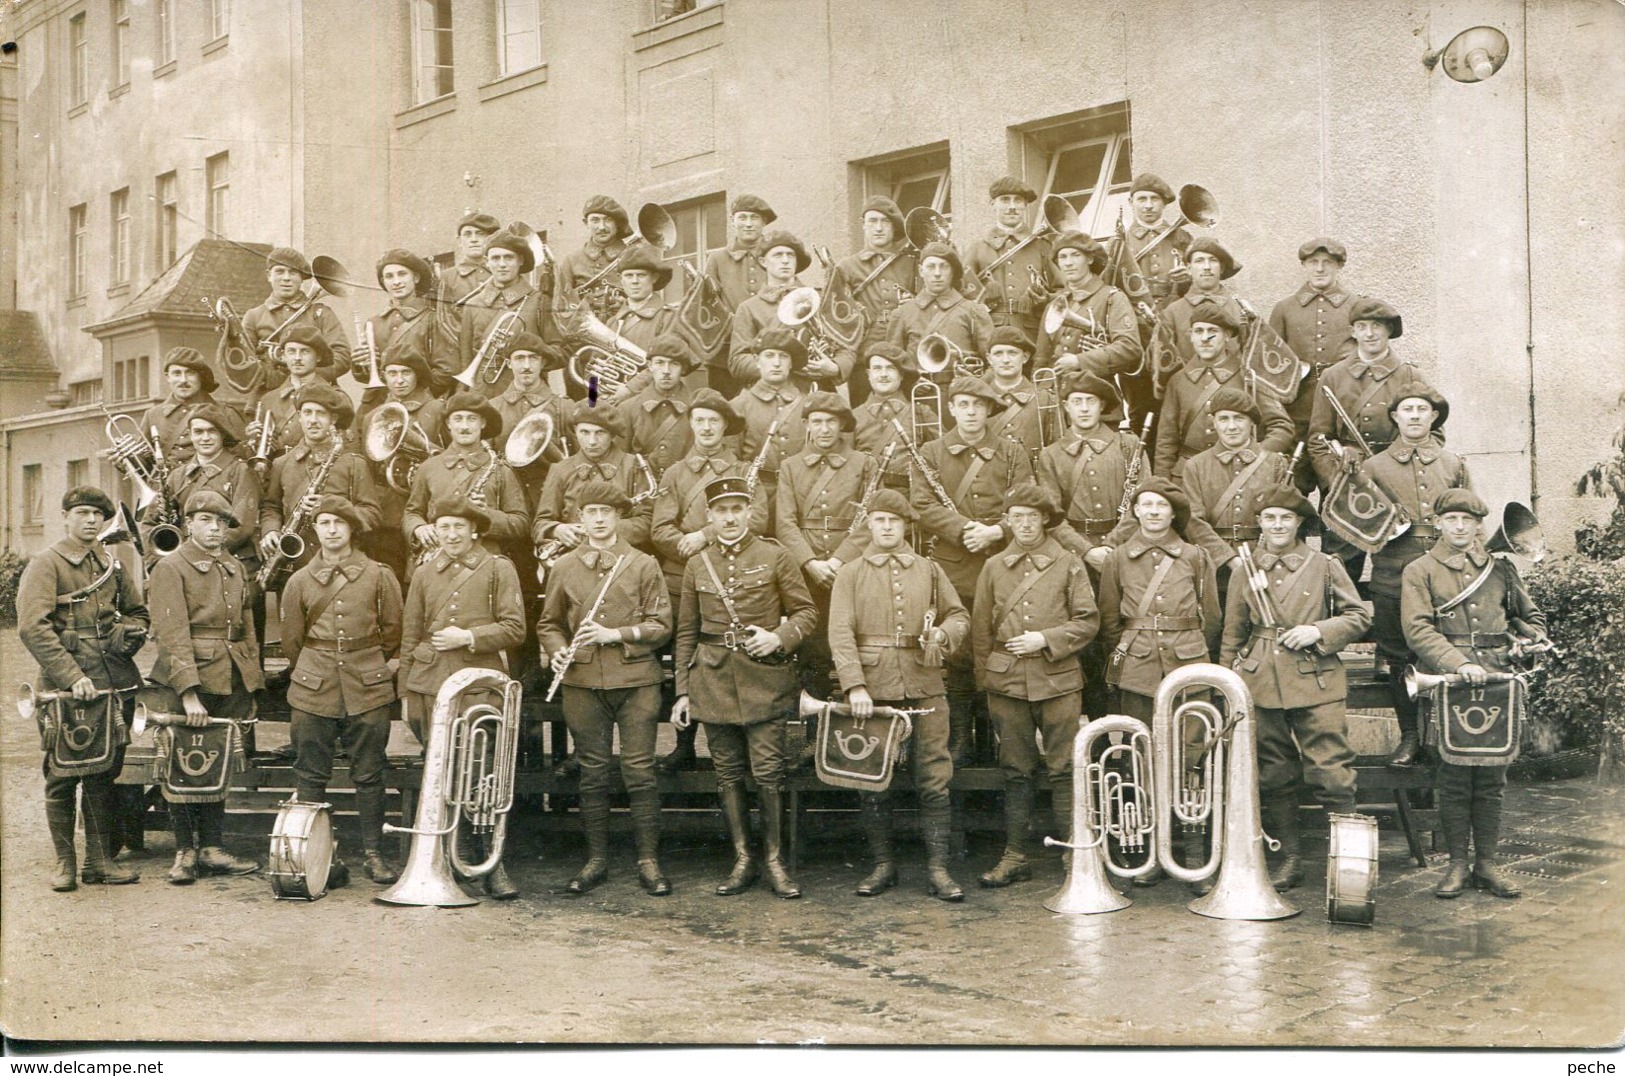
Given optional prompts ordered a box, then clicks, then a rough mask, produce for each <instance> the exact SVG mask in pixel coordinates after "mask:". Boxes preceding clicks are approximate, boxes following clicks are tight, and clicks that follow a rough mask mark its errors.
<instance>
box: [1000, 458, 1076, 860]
mask: <svg viewBox="0 0 1625 1076" xmlns="http://www.w3.org/2000/svg"><path fill="white" fill-rule="evenodd" d="M1004 516H1005V524H1006V525H1007V526H1008V527H1009V528H1010V532H1011V539H1010V544H1009V546H1007V547H1006V548H1005V550H1004V552H1002V553H1001V554H999V555H998V556H995V557H991V558H989V559H988V562H987V564H986V565H984V566H983V568H982V574H981V577H980V578H979V579H977V581H976V600H975V602H974V603H973V604H972V609H973V612H972V613H971V623H970V630H971V647H972V652H973V653H974V655H975V659H976V668H977V669H978V670H980V671H981V682H982V687H984V688H985V689H986V691H987V708H988V712H989V713H990V714H991V715H992V717H993V723H994V726H995V727H996V728H997V729H998V739H999V768H1000V770H1001V771H1002V772H1003V776H1004V853H1003V855H1001V856H1000V857H999V862H998V863H997V865H995V866H994V867H993V869H992V870H990V871H988V872H986V873H985V874H983V875H982V876H981V878H980V879H979V880H980V882H981V884H982V885H983V886H985V887H987V888H989V889H997V888H999V887H1001V886H1007V885H1010V884H1011V883H1012V882H1022V881H1026V880H1028V879H1030V878H1031V877H1032V868H1031V867H1030V866H1028V864H1027V852H1028V845H1029V836H1028V830H1029V828H1030V824H1031V820H1032V809H1033V773H1034V771H1035V770H1036V769H1037V767H1038V750H1037V748H1036V747H1035V746H1034V742H1033V737H1034V734H1035V733H1036V734H1038V735H1040V736H1042V738H1043V744H1044V747H1043V751H1044V765H1045V770H1046V772H1048V774H1049V778H1050V787H1051V789H1052V791H1053V797H1054V799H1053V803H1054V815H1055V819H1056V823H1057V825H1058V826H1062V827H1064V826H1066V825H1067V824H1068V823H1067V820H1069V819H1070V818H1071V817H1072V741H1073V740H1074V739H1075V738H1076V737H1077V735H1078V714H1079V711H1080V710H1081V709H1082V707H1083V669H1082V666H1081V665H1080V664H1079V662H1078V655H1079V653H1080V652H1081V651H1082V650H1083V648H1084V646H1085V645H1086V644H1087V643H1089V642H1090V641H1091V640H1093V639H1094V637H1095V635H1096V633H1097V632H1098V631H1099V630H1100V614H1099V612H1098V611H1097V610H1096V609H1095V594H1094V590H1093V589H1092V588H1091V587H1090V585H1089V573H1088V572H1087V571H1086V570H1085V569H1084V566H1083V561H1081V560H1079V559H1078V557H1076V556H1075V555H1073V554H1071V553H1069V552H1067V551H1066V550H1065V549H1063V548H1062V547H1061V544H1060V543H1059V542H1057V541H1056V540H1055V538H1054V536H1052V535H1051V534H1049V533H1048V529H1049V528H1050V527H1053V526H1054V525H1055V524H1057V523H1058V522H1060V520H1061V518H1062V516H1061V511H1060V509H1059V508H1058V507H1057V506H1056V504H1055V501H1054V499H1053V498H1052V497H1051V496H1050V495H1049V493H1047V492H1046V491H1045V490H1044V489H1043V488H1042V487H1040V486H1039V485H1038V484H1037V483H1036V482H1023V483H1022V484H1021V485H1019V486H1016V487H1015V488H1014V489H1012V490H1010V492H1009V493H1007V494H1006V495H1005V498H1004Z"/></svg>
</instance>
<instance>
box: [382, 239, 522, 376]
mask: <svg viewBox="0 0 1625 1076" xmlns="http://www.w3.org/2000/svg"><path fill="white" fill-rule="evenodd" d="M501 228H502V224H501V222H499V221H498V220H497V219H496V218H495V217H493V216H492V215H491V214H489V213H482V212H480V211H479V210H477V209H474V210H470V211H468V212H467V213H464V214H463V216H462V218H461V219H460V220H458V222H457V244H456V251H457V260H456V261H455V262H454V263H453V264H452V266H451V268H450V269H448V270H446V271H445V272H443V273H441V274H440V276H439V278H438V280H439V282H438V285H437V287H436V291H435V308H436V309H435V316H436V318H438V319H439V321H440V327H441V332H442V333H443V334H444V335H445V337H446V339H448V340H456V339H457V331H458V329H459V328H460V327H461V325H462V320H463V307H464V305H466V303H467V300H468V297H469V296H470V295H473V294H474V293H475V292H476V291H478V290H479V289H480V285H481V284H484V283H485V281H486V280H487V279H489V278H490V276H491V271H490V270H489V269H487V268H486V267H485V241H486V240H487V239H489V238H491V236H493V235H495V234H496V233H497V232H498V231H499V230H501ZM379 346H380V347H382V346H383V345H382V344H381V343H380V344H379ZM459 369H461V368H460V367H459Z"/></svg>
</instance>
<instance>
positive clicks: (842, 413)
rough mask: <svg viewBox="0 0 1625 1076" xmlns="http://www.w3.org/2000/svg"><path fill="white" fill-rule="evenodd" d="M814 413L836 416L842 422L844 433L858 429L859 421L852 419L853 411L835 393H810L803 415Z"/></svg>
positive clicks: (803, 406) (802, 411)
mask: <svg viewBox="0 0 1625 1076" xmlns="http://www.w3.org/2000/svg"><path fill="white" fill-rule="evenodd" d="M814 411H817V412H821V413H822V414H826V415H834V416H835V417H836V419H838V420H839V421H840V424H841V432H843V433H851V432H852V431H853V430H855V429H857V427H858V423H857V420H856V419H854V418H853V417H852V409H851V408H850V407H848V406H847V405H846V401H845V400H843V399H841V398H840V397H839V396H837V395H836V394H835V393H833V392H812V393H808V394H807V398H806V400H805V401H804V402H803V403H802V405H801V413H802V414H803V415H808V416H810V415H811V414H812V413H813V412H814Z"/></svg>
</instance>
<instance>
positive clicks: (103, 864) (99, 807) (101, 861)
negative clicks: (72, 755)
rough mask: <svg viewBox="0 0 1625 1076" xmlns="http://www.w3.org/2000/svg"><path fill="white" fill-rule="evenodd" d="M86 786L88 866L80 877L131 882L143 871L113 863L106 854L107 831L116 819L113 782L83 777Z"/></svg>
mask: <svg viewBox="0 0 1625 1076" xmlns="http://www.w3.org/2000/svg"><path fill="white" fill-rule="evenodd" d="M81 784H82V785H83V786H84V790H85V866H84V869H83V870H82V871H81V872H80V874H79V880H80V881H82V882H84V883H85V884H86V885H129V884H130V883H131V882H139V881H140V880H141V875H139V874H137V873H136V872H135V871H127V870H125V869H124V868H123V867H120V866H118V865H117V864H115V863H113V862H112V860H111V859H109V858H108V855H107V832H108V827H109V826H110V825H111V823H112V821H113V783H112V781H110V780H109V781H105V782H94V783H93V782H90V781H83V782H81Z"/></svg>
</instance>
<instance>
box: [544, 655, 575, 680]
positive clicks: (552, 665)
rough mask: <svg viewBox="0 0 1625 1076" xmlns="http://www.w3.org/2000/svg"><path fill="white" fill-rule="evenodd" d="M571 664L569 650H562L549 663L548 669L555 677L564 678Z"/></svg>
mask: <svg viewBox="0 0 1625 1076" xmlns="http://www.w3.org/2000/svg"><path fill="white" fill-rule="evenodd" d="M570 664H571V658H570V653H569V651H567V650H560V651H559V652H558V653H557V654H554V655H553V656H552V657H551V658H549V659H548V661H547V667H548V668H549V669H552V670H553V675H554V676H563V675H564V670H565V669H568V668H569V667H570Z"/></svg>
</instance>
